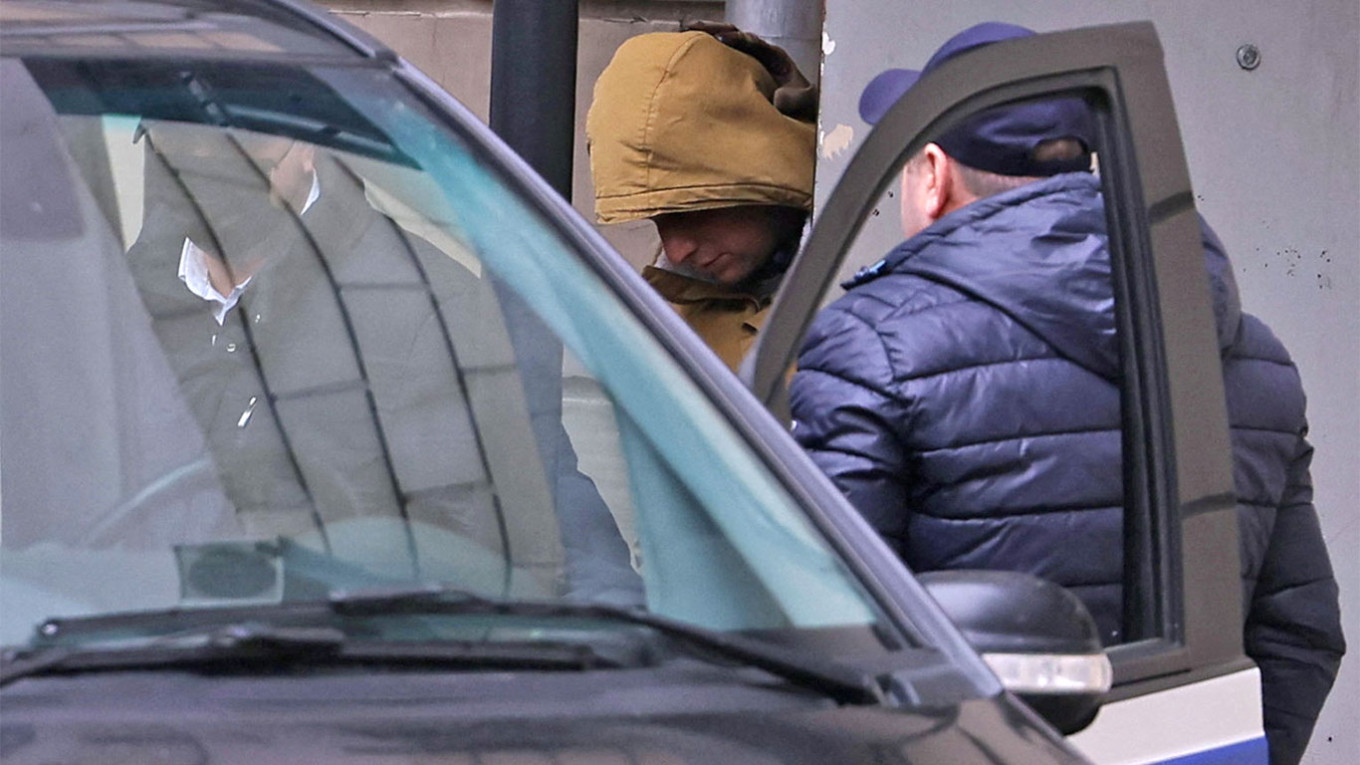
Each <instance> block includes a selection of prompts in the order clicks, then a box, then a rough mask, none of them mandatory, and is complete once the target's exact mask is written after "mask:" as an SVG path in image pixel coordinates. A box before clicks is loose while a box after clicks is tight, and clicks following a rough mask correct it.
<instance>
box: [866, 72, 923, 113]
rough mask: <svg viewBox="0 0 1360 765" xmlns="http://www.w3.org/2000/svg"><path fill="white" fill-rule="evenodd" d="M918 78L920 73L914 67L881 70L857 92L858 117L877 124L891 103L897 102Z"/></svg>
mask: <svg viewBox="0 0 1360 765" xmlns="http://www.w3.org/2000/svg"><path fill="white" fill-rule="evenodd" d="M920 78H921V73H920V72H918V71H916V70H914V69H889V70H887V71H884V72H881V73H880V74H879V75H878V76H877V77H875V78H873V79H872V80H870V81H869V84H868V85H865V86H864V91H863V92H861V93H860V94H859V116H860V119H862V120H864V121H865V122H867V123H869V124H870V125H875V124H878V121H879V120H881V119H883V115H885V114H887V113H888V110H889V109H891V108H892V105H893V104H895V103H897V99H899V98H901V97H902V94H904V93H906V92H907V91H908V90H910V89H911V86H912V85H915V84H916V81H917V80H918V79H920Z"/></svg>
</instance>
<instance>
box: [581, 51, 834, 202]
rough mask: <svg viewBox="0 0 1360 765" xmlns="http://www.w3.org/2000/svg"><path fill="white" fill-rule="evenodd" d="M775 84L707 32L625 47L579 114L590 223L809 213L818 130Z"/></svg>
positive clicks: (747, 58)
mask: <svg viewBox="0 0 1360 765" xmlns="http://www.w3.org/2000/svg"><path fill="white" fill-rule="evenodd" d="M776 87H777V84H776V83H775V81H774V78H773V77H771V76H770V73H769V72H767V71H766V70H765V67H764V66H762V65H761V64H760V62H758V61H756V60H755V59H754V58H752V57H751V56H748V55H746V54H744V53H741V52H739V51H736V50H734V49H732V48H729V47H728V46H726V45H724V44H723V43H721V42H718V40H716V39H715V38H714V37H713V36H712V35H710V34H708V33H706V32H679V33H675V32H664V33H654V34H646V35H639V36H637V37H633V38H631V39H629V40H628V41H626V42H625V43H624V44H623V45H622V46H620V47H619V49H618V51H617V52H616V53H615V54H614V58H613V60H612V61H611V62H610V63H609V66H607V67H606V68H605V70H604V72H603V73H602V74H601V75H600V78H599V80H597V81H596V83H595V95H594V100H593V101H592V103H591V106H590V112H589V114H588V115H587V117H586V139H587V142H588V145H589V149H590V170H591V176H592V178H593V179H594V182H595V214H596V218H597V219H598V220H599V222H600V223H621V222H624V221H629V220H637V219H640V218H649V217H652V216H654V215H659V214H661V213H669V212H687V211H692V210H704V209H711V208H716V207H729V206H732V205H745V204H763V205H783V206H787V207H796V208H800V209H803V210H809V209H811V206H812V174H813V164H814V154H815V148H816V147H815V141H816V138H815V128H814V126H813V124H812V123H810V122H802V121H800V120H796V119H794V118H792V117H788V116H786V115H784V114H782V113H780V112H779V110H778V109H776V108H775V107H774V104H773V102H772V99H773V97H774V91H775V88H776Z"/></svg>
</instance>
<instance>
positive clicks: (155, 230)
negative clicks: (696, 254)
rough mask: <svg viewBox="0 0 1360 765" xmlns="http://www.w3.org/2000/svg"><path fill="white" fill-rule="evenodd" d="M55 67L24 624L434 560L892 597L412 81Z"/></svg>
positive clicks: (17, 392)
mask: <svg viewBox="0 0 1360 765" xmlns="http://www.w3.org/2000/svg"><path fill="white" fill-rule="evenodd" d="M44 66H45V67H46V68H43V67H38V70H37V76H35V77H34V78H33V80H30V81H27V82H26V84H25V87H26V88H27V92H28V94H29V96H30V99H29V101H30V103H31V104H32V105H33V106H34V109H33V110H32V112H30V116H28V117H25V119H29V120H30V121H34V120H36V121H39V122H41V121H43V120H45V121H46V124H44V125H41V126H40V127H41V128H42V129H40V130H37V131H29V132H28V133H26V135H29V136H32V138H31V139H30V140H32V141H34V146H33V147H32V149H33V151H34V152H35V153H36V154H39V155H41V154H44V153H45V154H46V155H47V156H49V157H50V158H51V163H52V167H51V169H50V174H49V177H51V178H53V179H56V180H57V184H56V185H57V186H59V187H60V188H61V190H62V192H63V193H65V194H67V195H68V199H69V201H68V203H67V206H66V207H67V210H66V214H65V215H64V218H62V220H64V222H65V224H68V225H52V226H45V227H44V226H41V225H37V224H35V223H34V222H33V221H29V222H28V223H26V224H25V226H24V227H21V228H19V229H15V228H13V227H9V226H7V227H6V228H5V230H4V236H5V241H4V247H3V251H4V257H5V274H6V277H5V281H4V288H5V292H4V298H3V300H2V301H0V319H2V320H3V321H2V324H0V326H2V327H3V332H4V351H5V363H4V366H3V373H4V380H3V388H0V390H3V399H2V400H0V405H2V407H0V408H2V409H3V417H4V419H3V426H4V430H3V435H4V443H3V449H2V450H0V460H3V462H0V480H3V494H2V496H3V502H4V512H3V515H2V516H0V521H2V522H3V540H2V541H3V545H4V555H3V557H2V558H0V573H3V577H0V582H3V586H4V588H5V589H4V595H5V602H6V610H7V619H6V622H7V624H6V626H5V627H4V632H3V635H0V638H3V642H4V643H5V644H12V643H17V642H21V641H23V640H25V639H26V638H27V636H28V635H29V634H31V630H32V629H33V625H35V624H37V623H39V622H41V621H42V620H44V619H46V618H47V617H51V616H76V615H82V614H94V613H103V612H118V611H126V610H147V609H156V608H166V607H172V606H176V605H188V606H194V607H201V608H207V607H227V606H240V605H243V604H269V603H279V602H284V601H299V600H315V599H320V598H325V597H326V596H327V595H328V594H329V593H331V592H333V591H336V590H341V589H346V590H354V589H367V588H374V587H394V586H403V585H410V584H412V583H414V584H417V585H421V584H437V585H440V586H448V587H456V588H459V589H462V590H465V591H469V592H475V593H480V594H485V595H488V596H492V597H497V598H503V599H508V600H520V599H557V598H563V599H569V600H573V601H581V602H599V603H609V604H616V605H625V606H634V605H637V606H641V605H645V606H646V607H647V608H649V609H651V610H653V611H656V612H658V613H661V614H665V615H668V616H670V617H672V618H678V619H682V620H685V621H690V622H692V623H696V624H699V625H702V626H706V627H710V628H716V629H788V628H793V627H799V628H802V627H826V626H844V625H860V626H863V625H867V624H870V623H872V622H873V621H874V615H873V614H874V612H873V610H872V608H871V607H869V606H868V605H867V601H866V600H865V599H864V597H863V596H862V595H861V594H860V593H859V590H858V589H857V588H856V587H855V586H854V585H853V584H851V581H850V579H849V578H848V575H847V574H846V573H845V570H844V568H843V566H841V564H840V563H839V562H838V561H837V560H836V559H835V558H834V556H833V555H832V554H831V553H830V552H829V550H828V549H827V548H826V546H825V544H824V543H823V542H821V540H820V539H819V537H818V536H817V535H816V534H815V533H814V532H813V531H812V530H811V527H810V525H809V524H808V523H807V521H806V519H804V518H802V517H801V516H800V515H798V511H797V510H796V508H795V506H794V505H792V503H791V502H790V500H789V499H788V498H787V497H786V496H784V495H783V493H782V490H779V489H778V488H777V487H776V485H775V484H774V483H773V482H772V480H771V479H770V478H769V476H768V474H767V473H766V472H765V471H764V469H763V467H761V466H760V465H759V463H758V461H757V460H756V459H755V458H754V457H753V456H752V455H751V454H750V453H749V451H747V450H746V449H745V448H744V447H743V446H741V445H740V443H739V442H738V441H736V439H735V438H734V436H733V434H732V433H731V430H730V427H729V426H726V425H725V424H724V423H722V422H721V421H720V420H719V419H718V418H717V417H716V415H715V413H714V411H713V409H712V407H711V406H710V405H708V404H707V403H706V402H705V401H703V400H702V398H701V397H700V396H698V395H697V392H696V391H695V389H694V387H693V385H692V384H691V383H689V382H688V381H687V380H685V379H684V378H683V376H681V374H680V373H679V371H678V368H677V367H675V365H674V364H673V362H670V361H669V360H668V359H666V358H665V357H664V356H662V355H661V352H660V350H659V346H657V345H656V343H655V342H654V341H653V340H651V338H650V337H647V336H646V335H645V334H644V333H643V332H642V330H641V328H640V327H639V326H638V325H637V324H636V323H635V322H634V321H633V320H632V319H631V318H629V317H627V315H626V313H625V312H624V311H623V309H622V308H621V307H620V306H618V305H617V303H616V302H615V301H614V300H613V298H612V297H610V296H609V295H608V293H606V292H605V291H604V290H603V287H602V286H601V285H600V284H599V283H598V282H596V281H594V280H593V277H591V276H590V275H589V273H588V271H586V270H585V269H584V268H582V267H581V266H580V264H579V263H578V262H577V261H576V257H577V256H575V255H574V254H572V252H571V250H570V249H569V248H568V246H566V245H564V244H563V243H562V242H561V240H560V239H559V238H558V237H557V236H556V235H555V234H553V233H552V231H551V229H549V228H548V227H547V226H546V225H544V224H543V223H542V222H541V221H540V220H539V219H538V218H537V214H536V213H533V212H532V211H531V210H530V209H529V208H527V207H526V206H525V205H524V203H523V202H522V200H518V199H516V198H514V195H513V194H512V193H511V192H510V191H509V190H508V189H507V188H505V187H504V186H502V185H501V182H500V181H499V180H498V179H497V178H496V176H495V174H494V173H493V172H492V171H490V170H489V168H487V167H486V166H484V165H483V164H482V163H480V162H479V161H477V160H475V159H473V157H472V155H470V154H469V153H468V152H467V151H466V149H464V148H463V147H462V146H461V144H459V142H458V141H457V140H456V139H453V138H452V137H450V136H448V135H447V134H443V133H439V132H438V131H437V130H435V129H434V128H433V127H432V126H431V125H430V124H429V123H428V122H420V121H415V120H414V118H413V117H412V112H411V107H410V106H409V105H405V104H402V103H400V102H393V101H392V98H393V97H392V96H391V95H390V94H385V93H384V94H380V95H379V96H375V97H373V98H370V99H369V100H368V101H365V100H364V98H363V97H360V96H355V98H356V99H357V101H356V103H363V104H366V106H365V107H364V108H362V109H361V108H358V107H355V106H353V105H352V104H350V103H349V102H347V101H345V100H344V99H341V98H339V97H338V96H337V93H338V92H339V91H338V90H332V89H331V88H330V86H327V85H322V84H321V80H318V79H316V78H313V77H306V78H299V77H295V76H294V77H283V76H280V77H276V78H274V80H273V82H274V84H275V85H278V84H279V83H284V85H279V87H285V86H287V87H299V88H306V89H307V96H308V98H309V99H311V101H314V102H316V103H318V104H320V105H321V106H320V107H318V108H319V110H320V112H322V113H320V114H317V113H313V114H308V115H301V116H299V115H295V114H292V113H289V112H284V111H281V110H280V106H281V105H282V104H291V105H292V106H291V107H290V108H301V107H300V106H298V105H299V104H304V103H307V100H305V99H299V98H292V99H289V98H287V97H286V96H287V93H284V94H282V95H281V94H279V93H274V92H268V93H265V94H261V93H260V92H257V91H256V90H252V89H251V88H250V87H247V86H244V85H240V82H248V78H242V77H234V76H233V75H232V74H231V72H230V71H229V70H230V68H229V67H228V68H226V70H225V73H219V72H217V71H216V70H214V73H213V74H212V75H203V74H202V73H198V74H195V75H193V76H182V77H178V78H173V77H168V76H165V73H164V72H157V71H150V70H147V69H146V66H147V65H140V66H142V69H141V71H142V73H143V74H144V75H146V79H145V81H144V82H143V81H139V82H138V83H137V85H136V87H133V86H132V85H128V84H127V82H128V78H127V77H126V76H121V75H119V76H115V75H111V74H107V73H97V75H98V76H90V77H87V78H84V79H81V78H76V79H74V80H73V79H71V78H68V77H65V76H62V75H61V73H60V72H57V71H55V69H54V68H55V67H58V65H56V64H50V63H49V64H46V65H44ZM163 66H165V67H167V68H173V67H172V66H171V65H169V64H166V65H163ZM153 69H154V67H153ZM356 76H357V77H363V76H368V75H353V74H349V73H346V74H345V75H343V76H341V75H336V74H335V73H332V74H330V75H328V78H329V80H331V81H333V80H337V79H341V80H343V79H344V77H356ZM214 77H216V78H217V79H216V80H214ZM323 79H325V78H323ZM90 81H107V82H105V83H104V84H103V85H100V86H99V87H106V88H112V90H111V91H110V92H99V94H98V95H99V98H90V97H88V96H90V93H89V92H88V89H90V88H94V89H95V90H96V91H97V90H98V88H95V86H93V85H90ZM6 82H7V84H6V99H7V102H11V101H12V98H13V96H12V93H13V92H14V88H13V87H12V86H11V84H10V80H9V78H8V76H7V81H6ZM108 83H113V84H112V85H110V84H108ZM148 83H149V84H148ZM289 83H292V84H289ZM298 83H301V84H298ZM237 86H240V88H241V89H239V90H233V88H234V87H237ZM336 87H337V88H338V87H339V86H336ZM365 87H368V86H365ZM43 88H46V92H44V90H43ZM157 88H164V89H165V90H164V91H162V90H158V89H157ZM82 89H86V90H82ZM313 90H319V91H320V92H321V93H322V94H323V96H324V97H322V96H317V97H315V98H312V96H313V95H314V94H313V92H312V91H313ZM82 93H83V96H82ZM361 95H362V94H361ZM374 99H376V100H374ZM393 103H396V106H393V105H392V104H393ZM92 104H93V106H92ZM53 105H55V107H56V108H55V109H54V108H53ZM101 105H102V106H101ZM114 106H116V107H117V108H113V107H114ZM138 106H146V107H147V108H145V109H142V110H140V111H138V110H137V109H136V108H134V107H138ZM95 107H99V108H95ZM266 107H267V108H266ZM380 107H381V108H380ZM398 107H400V108H398ZM101 109H108V110H110V112H112V113H106V112H103V111H101ZM403 110H404V111H403ZM7 111H10V112H13V111H14V110H7ZM362 114H369V115H372V118H373V119H372V121H369V118H368V117H364V116H360V115H362ZM393 114H398V115H404V119H406V120H407V123H405V127H404V128H401V129H394V128H393V127H392V126H391V125H390V124H389V123H390V122H391V120H393V119H395V118H394V117H392V115H393ZM33 115H37V116H33ZM321 117H329V118H333V119H334V121H335V124H334V126H333V127H334V129H333V130H329V131H328V130H326V129H319V128H318V127H317V126H318V125H319V126H321V128H324V127H325V126H326V124H327V123H326V121H325V120H324V119H321ZM243 125H248V126H249V128H259V129H249V128H248V127H245V126H243ZM411 125H416V126H417V127H416V128H412V127H411ZM398 127H400V126H398ZM264 128H267V129H264ZM385 130H386V131H389V132H392V134H393V135H396V136H398V140H399V141H400V142H402V147H401V148H398V147H397V146H396V145H395V144H394V143H393V142H392V141H391V140H389V139H388V138H387V137H386V134H385V133H384V131H385ZM431 136H433V138H431ZM6 148H7V149H9V148H10V147H9V146H7V147H6ZM422 165H424V166H426V167H430V166H435V167H436V169H435V170H434V171H431V172H426V171H423V170H422V169H421V166H422ZM10 179H11V176H10V175H6V176H5V194H6V195H7V197H9V198H10V199H13V198H14V197H13V195H14V194H17V193H21V192H20V191H17V190H16V189H15V188H14V187H13V184H11V182H10ZM6 204H7V205H8V204H9V202H8V201H7V202H6ZM488 205H491V206H490V207H488ZM59 217H60V216H59ZM59 222H60V221H59ZM560 338H565V339H566V340H567V344H568V345H570V346H571V350H566V349H564V347H563V340H562V339H560ZM644 584H645V586H644ZM11 606H13V613H15V614H16V615H18V616H19V618H14V619H11V618H8V613H9V612H10V611H11Z"/></svg>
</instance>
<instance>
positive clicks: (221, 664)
mask: <svg viewBox="0 0 1360 765" xmlns="http://www.w3.org/2000/svg"><path fill="white" fill-rule="evenodd" d="M254 663H267V664H269V665H271V666H278V665H279V664H328V665H330V664H343V663H381V664H383V665H392V664H415V665H421V666H436V667H441V668H447V667H448V666H450V665H457V666H466V667H470V668H476V669H487V668H492V667H494V668H497V669H526V670H548V671H559V670H589V669H598V668H602V667H617V666H620V665H619V663H618V662H616V661H613V660H610V659H607V658H604V657H603V656H601V655H600V654H598V653H597V652H595V651H594V650H592V649H591V648H590V647H589V646H587V645H582V644H579V643H561V642H544V641H534V642H505V641H496V642H485V641H475V642H470V641H461V640H438V641H367V640H358V639H355V638H352V637H349V636H348V635H346V634H345V633H344V631H342V630H340V629H338V628H335V627H279V626H273V625H268V624H261V623H258V622H241V623H235V624H226V625H220V626H215V627H212V628H210V629H201V630H189V631H186V632H178V633H173V634H170V635H163V636H160V637H156V638H150V639H145V640H141V641H117V642H115V643H113V644H99V645H97V646H95V647H90V648H85V647H76V646H60V645H59V646H47V647H40V648H34V649H29V650H22V651H6V652H5V655H4V657H3V660H2V661H0V686H4V685H7V684H8V683H10V682H13V681H15V680H18V679H21V678H24V677H30V676H34V675H42V674H51V673H74V672H89V671H96V670H119V669H121V670H126V669H163V668H167V667H192V668H195V669H213V668H222V669H233V670H239V669H241V668H243V667H247V666H250V665H252V664H254Z"/></svg>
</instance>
